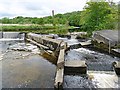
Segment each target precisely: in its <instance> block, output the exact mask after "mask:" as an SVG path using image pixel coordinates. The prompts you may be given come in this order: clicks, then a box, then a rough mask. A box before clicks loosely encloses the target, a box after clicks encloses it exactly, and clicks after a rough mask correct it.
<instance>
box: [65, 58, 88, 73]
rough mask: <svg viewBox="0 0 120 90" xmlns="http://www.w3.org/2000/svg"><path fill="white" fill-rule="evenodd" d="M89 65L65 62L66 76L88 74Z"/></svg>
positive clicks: (83, 62) (76, 61)
mask: <svg viewBox="0 0 120 90" xmlns="http://www.w3.org/2000/svg"><path fill="white" fill-rule="evenodd" d="M86 73H87V65H86V63H85V61H78V60H70V61H65V74H86Z"/></svg>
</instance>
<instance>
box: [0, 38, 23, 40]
mask: <svg viewBox="0 0 120 90" xmlns="http://www.w3.org/2000/svg"><path fill="white" fill-rule="evenodd" d="M0 41H24V39H20V38H2V39H0Z"/></svg>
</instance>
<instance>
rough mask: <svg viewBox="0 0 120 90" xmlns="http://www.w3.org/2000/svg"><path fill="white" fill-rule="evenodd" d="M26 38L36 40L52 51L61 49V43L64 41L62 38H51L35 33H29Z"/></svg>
mask: <svg viewBox="0 0 120 90" xmlns="http://www.w3.org/2000/svg"><path fill="white" fill-rule="evenodd" d="M26 38H28V39H31V40H34V41H36V42H37V43H40V44H42V45H44V46H47V47H49V49H50V50H52V51H56V50H57V51H59V50H60V44H61V43H62V42H63V41H62V40H56V39H51V38H48V37H44V36H41V35H39V34H34V33H28V34H27V37H26Z"/></svg>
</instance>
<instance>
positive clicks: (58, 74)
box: [54, 42, 67, 89]
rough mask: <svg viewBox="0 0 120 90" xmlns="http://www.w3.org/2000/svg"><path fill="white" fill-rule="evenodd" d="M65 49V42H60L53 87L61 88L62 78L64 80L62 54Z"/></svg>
mask: <svg viewBox="0 0 120 90" xmlns="http://www.w3.org/2000/svg"><path fill="white" fill-rule="evenodd" d="M66 49H67V44H66V43H65V42H62V43H61V45H60V51H59V56H58V61H57V72H56V77H55V84H54V87H55V88H56V89H62V88H63V80H64V64H65V61H64V55H65V51H66Z"/></svg>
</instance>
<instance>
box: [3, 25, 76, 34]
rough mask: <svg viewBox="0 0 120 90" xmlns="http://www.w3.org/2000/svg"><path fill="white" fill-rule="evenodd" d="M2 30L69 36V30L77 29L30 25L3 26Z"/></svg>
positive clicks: (60, 26)
mask: <svg viewBox="0 0 120 90" xmlns="http://www.w3.org/2000/svg"><path fill="white" fill-rule="evenodd" d="M1 27H2V30H1V31H4V32H24V33H28V32H33V33H43V34H44V33H45V34H48V33H52V34H67V33H68V29H73V28H75V27H74V26H65V25H56V26H53V25H51V26H50V25H38V24H30V25H23V24H20V25H16V24H12V25H2V26H1Z"/></svg>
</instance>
